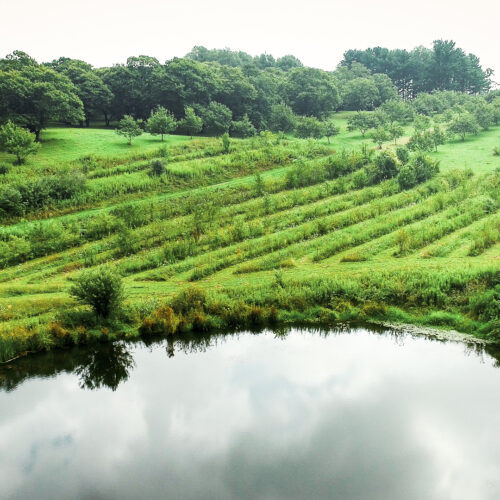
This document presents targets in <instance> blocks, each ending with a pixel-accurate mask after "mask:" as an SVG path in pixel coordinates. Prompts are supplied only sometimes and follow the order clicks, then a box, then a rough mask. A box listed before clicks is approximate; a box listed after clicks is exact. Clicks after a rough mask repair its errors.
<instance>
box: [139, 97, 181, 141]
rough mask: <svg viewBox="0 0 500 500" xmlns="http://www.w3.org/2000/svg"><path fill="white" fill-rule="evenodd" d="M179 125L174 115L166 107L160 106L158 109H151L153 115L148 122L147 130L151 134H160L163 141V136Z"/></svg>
mask: <svg viewBox="0 0 500 500" xmlns="http://www.w3.org/2000/svg"><path fill="white" fill-rule="evenodd" d="M176 127H177V122H176V120H175V117H174V115H173V114H172V113H171V112H170V111H168V110H167V109H165V108H162V107H161V106H158V108H156V111H151V116H150V117H149V119H148V122H147V124H146V130H147V131H148V132H149V133H150V134H151V135H160V136H161V140H162V142H163V136H165V135H167V134H170V132H173V131H174V130H175V129H176Z"/></svg>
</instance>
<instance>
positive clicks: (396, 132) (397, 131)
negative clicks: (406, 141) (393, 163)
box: [387, 123, 404, 145]
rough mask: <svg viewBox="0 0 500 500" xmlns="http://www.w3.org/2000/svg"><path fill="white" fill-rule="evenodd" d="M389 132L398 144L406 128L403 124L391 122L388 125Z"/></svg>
mask: <svg viewBox="0 0 500 500" xmlns="http://www.w3.org/2000/svg"><path fill="white" fill-rule="evenodd" d="M387 134H388V135H389V137H390V138H391V139H392V140H393V141H394V145H396V144H397V141H398V139H399V138H400V137H403V134H404V129H403V127H402V126H401V125H398V124H397V123H391V124H390V125H389V126H388V127H387Z"/></svg>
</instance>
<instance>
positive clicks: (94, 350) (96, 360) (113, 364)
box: [0, 325, 500, 392]
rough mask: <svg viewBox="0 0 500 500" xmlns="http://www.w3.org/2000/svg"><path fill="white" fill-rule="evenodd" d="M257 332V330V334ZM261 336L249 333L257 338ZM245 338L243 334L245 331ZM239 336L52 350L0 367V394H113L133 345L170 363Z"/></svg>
mask: <svg viewBox="0 0 500 500" xmlns="http://www.w3.org/2000/svg"><path fill="white" fill-rule="evenodd" d="M261 331H262V330H261ZM261 331H255V332H252V333H254V334H258V333H260V332H261ZM293 331H294V330H293V329H290V328H286V327H279V328H276V329H274V330H272V334H273V335H274V338H275V339H277V340H286V338H287V337H288V335H289V334H290V332H293ZM303 331H305V332H308V333H309V334H311V335H318V336H321V337H325V338H326V337H328V336H333V335H345V334H346V333H347V332H349V327H348V326H346V325H342V326H339V327H337V328H328V329H325V328H307V329H303ZM370 331H372V332H373V333H376V334H381V335H383V336H384V337H386V338H390V339H392V341H393V342H394V344H395V345H398V346H400V347H403V346H404V345H405V340H408V339H416V338H422V337H421V335H418V334H416V333H413V332H403V331H401V330H395V329H390V328H376V327H374V326H371V327H370ZM244 333H245V334H248V332H244ZM238 335H239V332H233V333H225V334H206V333H205V334H196V335H193V334H184V335H182V336H178V337H176V338H174V337H168V338H166V339H165V338H163V337H157V338H149V339H147V338H146V339H143V340H140V341H136V342H135V343H129V344H126V343H125V342H115V343H113V344H111V343H103V344H97V345H91V346H89V347H83V348H82V347H75V348H72V349H68V350H56V351H51V352H49V353H44V354H38V355H35V356H30V357H26V358H21V359H19V360H18V361H16V362H14V363H10V364H8V365H0V390H5V391H7V392H9V391H12V390H14V389H15V388H16V387H18V386H19V384H21V383H23V382H24V381H25V380H27V379H30V378H34V377H41V378H47V377H52V376H55V375H57V374H58V373H61V372H66V373H76V374H77V375H78V377H79V385H80V387H81V388H82V389H90V390H94V389H100V388H104V387H107V388H109V389H111V390H112V391H115V390H116V389H117V388H118V386H119V385H120V383H122V382H125V381H127V380H128V378H129V377H130V373H131V371H132V370H133V368H134V366H135V362H134V358H133V356H132V354H131V352H130V349H131V348H132V346H133V345H134V344H139V345H145V346H147V347H149V348H151V349H153V348H154V349H156V348H157V347H158V346H162V345H163V346H165V352H166V354H167V357H168V358H173V357H174V356H175V353H176V352H182V353H183V354H195V353H201V352H205V351H206V350H207V349H212V348H216V347H217V346H218V345H220V344H221V343H223V342H225V341H227V340H228V339H229V338H234V337H238ZM427 340H428V341H430V342H439V343H443V342H446V341H443V340H438V339H435V338H427ZM459 345H461V346H463V352H464V355H466V356H469V355H474V356H476V357H477V358H478V359H479V360H484V357H485V356H487V357H488V358H493V359H494V360H495V361H494V366H496V367H500V346H498V345H482V344H479V343H474V342H471V343H460V344H459Z"/></svg>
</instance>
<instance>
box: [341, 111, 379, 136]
mask: <svg viewBox="0 0 500 500" xmlns="http://www.w3.org/2000/svg"><path fill="white" fill-rule="evenodd" d="M378 124H379V121H378V120H377V117H376V116H375V115H374V114H373V113H370V112H369V111H360V112H358V113H355V114H353V115H351V116H350V117H349V118H348V119H347V130H349V131H353V130H359V131H360V132H361V135H362V136H363V137H364V136H365V134H366V133H367V132H368V130H370V129H371V128H376V127H377V126H378Z"/></svg>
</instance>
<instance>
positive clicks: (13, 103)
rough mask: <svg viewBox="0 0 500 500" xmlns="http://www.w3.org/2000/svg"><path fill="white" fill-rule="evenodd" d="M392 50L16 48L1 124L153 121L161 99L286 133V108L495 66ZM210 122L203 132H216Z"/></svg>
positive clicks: (368, 105)
mask: <svg viewBox="0 0 500 500" xmlns="http://www.w3.org/2000/svg"><path fill="white" fill-rule="evenodd" d="M385 51H386V49H380V50H379V49H369V50H367V51H347V52H346V53H345V56H344V60H343V61H342V63H341V64H340V65H339V67H338V68H337V69H336V70H335V71H323V70H320V69H316V68H309V67H304V66H303V65H302V63H301V62H300V61H299V60H298V59H297V58H296V57H294V56H291V55H288V56H284V57H281V58H278V59H274V58H273V57H272V56H270V55H268V54H263V55H261V56H257V57H252V56H250V55H249V54H246V53H244V52H234V51H230V50H228V49H224V50H208V49H206V48H204V47H195V48H194V49H193V50H192V51H191V52H190V53H188V54H187V55H186V57H184V58H174V59H172V60H170V61H167V62H166V63H165V64H162V63H160V62H159V61H158V60H157V59H155V58H153V57H149V56H138V57H129V58H128V59H127V62H126V64H117V65H114V66H112V67H107V68H93V67H92V66H91V65H90V64H88V63H86V62H84V61H80V60H76V59H69V58H65V57H62V58H59V59H57V60H54V61H52V62H50V63H43V64H39V63H37V61H35V60H34V59H33V58H31V57H30V56H29V55H28V54H26V53H24V52H20V51H15V52H13V53H12V54H10V55H8V56H6V57H5V58H4V59H0V123H4V122H6V121H7V120H12V121H13V122H15V123H17V124H19V125H21V126H25V127H27V128H29V129H30V130H31V131H32V132H34V133H35V134H36V136H37V138H39V134H40V131H41V130H42V129H43V128H44V127H46V126H47V124H48V123H49V122H53V121H57V122H62V123H68V124H75V123H79V124H80V125H87V126H88V125H89V124H90V122H91V120H97V121H104V122H105V123H106V125H109V124H110V123H111V121H114V122H115V121H117V120H120V119H121V118H122V117H123V116H125V115H130V116H133V117H134V118H135V119H142V120H146V119H147V118H148V117H149V116H150V114H151V111H152V110H154V109H156V108H157V107H158V106H161V107H163V108H165V109H167V110H169V111H170V112H172V113H173V115H174V117H175V118H176V119H177V120H180V119H183V118H184V117H185V113H186V109H187V108H189V109H192V110H193V111H194V112H195V113H196V115H197V116H199V117H201V118H203V119H204V122H210V121H214V120H217V119H218V116H221V117H222V118H223V119H224V120H225V122H227V121H228V120H227V117H229V122H231V121H232V122H236V125H235V128H236V129H238V127H240V128H241V127H242V126H244V125H242V124H241V123H240V124H239V125H238V122H244V123H245V124H246V123H247V122H250V123H251V125H252V126H253V127H255V129H256V130H257V131H261V130H268V129H270V130H276V131H278V130H283V131H284V129H283V122H284V121H286V120H287V114H288V115H289V114H290V113H289V112H291V113H293V114H296V115H300V116H307V117H316V118H325V117H328V116H329V115H330V114H331V113H332V112H335V111H337V110H342V109H345V110H373V109H375V108H377V107H379V106H380V105H382V104H383V103H384V102H386V101H389V100H392V99H395V98H397V97H398V92H399V95H400V97H402V98H404V99H408V98H414V97H415V96H416V95H417V94H418V93H420V92H430V91H432V90H435V89H439V90H459V91H464V92H468V93H482V92H485V91H486V90H488V89H489V87H490V85H491V81H490V76H491V71H490V70H485V71H483V70H482V68H481V66H480V64H479V59H478V58H477V57H475V56H473V55H471V54H469V55H466V54H465V53H464V52H463V51H462V50H461V49H456V48H455V45H454V42H448V41H437V42H435V43H434V48H433V49H432V50H428V49H423V48H418V49H415V50H414V51H412V52H410V53H408V54H409V56H408V57H409V58H410V59H409V60H411V64H410V63H408V64H407V65H406V66H404V65H403V66H404V69H401V70H398V69H397V68H398V66H397V64H396V62H395V61H400V60H404V57H403V56H401V54H404V53H405V51H386V52H385ZM446 51H447V52H446ZM445 52H446V53H447V54H448V53H449V57H444V56H443V55H442V54H443V53H445ZM374 54H375V55H374ZM384 54H385V55H384ZM398 54H399V55H398ZM450 54H451V55H450ZM382 60H384V61H385V64H382V62H381V61H382ZM418 61H420V62H419V63H418V64H417V62H418ZM424 62H425V64H424ZM401 64H402V63H401ZM403 66H402V67H403ZM424 66H425V67H424ZM409 68H410V69H409ZM410 70H411V71H410ZM422 71H423V73H422ZM422 75H424V76H422ZM421 77H422V78H424V80H425V82H424V83H420V80H419V78H421ZM214 113H215V115H214ZM207 118H208V119H207ZM209 128H210V127H207V126H205V125H204V126H203V129H202V130H201V133H204V134H206V135H209V134H210V133H211V131H210V130H209Z"/></svg>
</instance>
